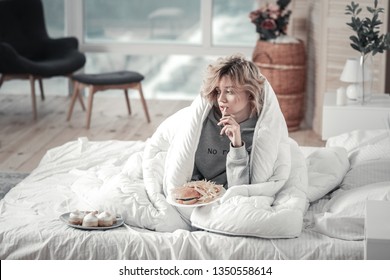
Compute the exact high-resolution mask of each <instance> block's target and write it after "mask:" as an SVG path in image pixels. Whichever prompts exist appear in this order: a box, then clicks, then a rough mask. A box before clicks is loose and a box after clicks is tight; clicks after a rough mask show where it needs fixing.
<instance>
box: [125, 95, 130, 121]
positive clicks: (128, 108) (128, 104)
mask: <svg viewBox="0 0 390 280" xmlns="http://www.w3.org/2000/svg"><path fill="white" fill-rule="evenodd" d="M125 98H126V105H127V111H129V115H131V107H130V99H129V93H128V90H127V89H125Z"/></svg>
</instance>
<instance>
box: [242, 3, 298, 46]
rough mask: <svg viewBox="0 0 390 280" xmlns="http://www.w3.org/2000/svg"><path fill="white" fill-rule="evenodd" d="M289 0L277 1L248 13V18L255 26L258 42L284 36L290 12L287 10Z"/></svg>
mask: <svg viewBox="0 0 390 280" xmlns="http://www.w3.org/2000/svg"><path fill="white" fill-rule="evenodd" d="M290 2H291V0H278V1H276V4H272V3H271V4H270V3H266V4H265V6H263V7H261V8H259V9H257V10H255V11H252V12H250V14H249V18H250V19H251V22H252V23H253V24H255V26H256V32H257V33H259V40H271V39H276V38H278V37H279V36H281V35H286V32H287V26H288V22H289V19H290V15H291V10H287V9H286V8H287V6H288V4H290Z"/></svg>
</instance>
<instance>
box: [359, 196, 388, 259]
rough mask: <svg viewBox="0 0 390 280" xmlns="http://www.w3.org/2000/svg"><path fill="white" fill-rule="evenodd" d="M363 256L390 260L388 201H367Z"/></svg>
mask: <svg viewBox="0 0 390 280" xmlns="http://www.w3.org/2000/svg"><path fill="white" fill-rule="evenodd" d="M364 258H365V259H366V260H390V201H375V200H368V201H367V205H366V218H365V237H364Z"/></svg>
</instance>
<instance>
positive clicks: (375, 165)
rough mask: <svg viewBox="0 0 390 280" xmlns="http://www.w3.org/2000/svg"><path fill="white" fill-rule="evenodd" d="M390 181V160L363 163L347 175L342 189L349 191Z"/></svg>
mask: <svg viewBox="0 0 390 280" xmlns="http://www.w3.org/2000/svg"><path fill="white" fill-rule="evenodd" d="M384 181H390V159H377V160H369V161H363V162H360V163H358V164H355V166H353V167H352V168H351V169H350V170H349V171H348V172H347V174H346V175H345V177H344V179H343V182H342V183H341V185H340V188H341V189H343V190H349V189H353V188H358V187H362V186H365V185H368V184H373V183H379V182H384Z"/></svg>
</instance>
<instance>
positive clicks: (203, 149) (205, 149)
mask: <svg viewBox="0 0 390 280" xmlns="http://www.w3.org/2000/svg"><path fill="white" fill-rule="evenodd" d="M220 118H221V116H220V115H218V113H217V112H216V111H215V110H214V108H212V109H211V110H210V113H209V115H208V116H207V118H206V120H205V121H204V123H203V128H202V133H201V136H200V139H199V144H198V148H197V150H196V153H195V166H194V171H193V175H192V180H203V179H206V180H209V181H213V182H215V183H216V184H223V185H224V187H225V188H228V187H231V186H235V185H241V184H249V183H250V174H249V156H250V152H251V149H252V140H253V133H254V129H255V125H256V122H257V117H253V118H250V119H248V120H246V121H244V122H242V123H240V129H241V139H242V141H243V142H244V145H243V146H241V147H238V148H234V147H233V146H232V145H231V142H230V140H229V138H228V137H227V136H226V135H223V136H221V135H220V134H219V133H220V131H221V127H220V126H218V125H217V123H218V122H219V119H220Z"/></svg>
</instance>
